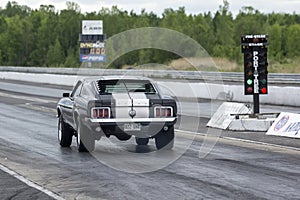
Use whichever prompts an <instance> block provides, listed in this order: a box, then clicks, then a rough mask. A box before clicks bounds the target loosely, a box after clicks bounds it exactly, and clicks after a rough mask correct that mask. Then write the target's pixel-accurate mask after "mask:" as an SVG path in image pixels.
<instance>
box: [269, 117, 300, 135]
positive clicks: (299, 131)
mask: <svg viewBox="0 0 300 200" xmlns="http://www.w3.org/2000/svg"><path fill="white" fill-rule="evenodd" d="M267 135H276V136H284V137H292V138H300V114H295V113H287V112H282V113H280V115H279V116H278V117H277V118H276V120H275V122H274V123H273V124H272V126H271V127H270V128H269V130H268V132H267Z"/></svg>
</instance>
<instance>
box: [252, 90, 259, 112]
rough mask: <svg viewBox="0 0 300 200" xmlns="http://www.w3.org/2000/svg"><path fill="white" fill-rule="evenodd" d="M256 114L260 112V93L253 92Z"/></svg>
mask: <svg viewBox="0 0 300 200" xmlns="http://www.w3.org/2000/svg"><path fill="white" fill-rule="evenodd" d="M253 104H254V114H259V94H256V93H255V94H253Z"/></svg>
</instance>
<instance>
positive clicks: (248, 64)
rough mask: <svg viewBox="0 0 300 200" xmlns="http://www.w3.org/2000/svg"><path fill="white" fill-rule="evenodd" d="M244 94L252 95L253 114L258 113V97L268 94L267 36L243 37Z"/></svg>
mask: <svg viewBox="0 0 300 200" xmlns="http://www.w3.org/2000/svg"><path fill="white" fill-rule="evenodd" d="M241 42H242V53H243V54H244V93H245V95H253V104H254V109H253V111H254V114H258V113H259V95H260V94H268V81H267V78H268V77H267V75H268V70H267V67H268V61H267V50H268V49H267V48H268V35H243V36H242V37H241Z"/></svg>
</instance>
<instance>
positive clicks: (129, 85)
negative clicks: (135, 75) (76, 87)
mask: <svg viewBox="0 0 300 200" xmlns="http://www.w3.org/2000/svg"><path fill="white" fill-rule="evenodd" d="M98 91H99V93H100V94H112V93H127V92H141V93H148V94H151V93H156V90H155V88H154V86H153V85H152V84H151V83H150V82H149V81H147V80H100V81H98Z"/></svg>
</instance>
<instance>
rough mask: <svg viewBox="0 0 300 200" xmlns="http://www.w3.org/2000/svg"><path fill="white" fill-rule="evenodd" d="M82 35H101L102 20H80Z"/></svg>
mask: <svg viewBox="0 0 300 200" xmlns="http://www.w3.org/2000/svg"><path fill="white" fill-rule="evenodd" d="M82 34H83V35H102V34H103V21H102V20H82Z"/></svg>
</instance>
